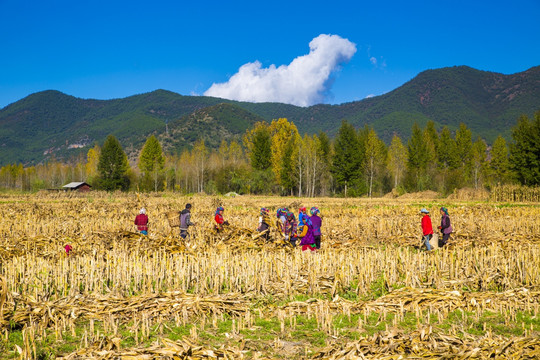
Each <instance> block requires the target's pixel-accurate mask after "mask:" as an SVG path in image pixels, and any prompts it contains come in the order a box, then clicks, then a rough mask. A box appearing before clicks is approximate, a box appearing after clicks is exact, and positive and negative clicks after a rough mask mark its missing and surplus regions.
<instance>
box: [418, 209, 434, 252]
mask: <svg viewBox="0 0 540 360" xmlns="http://www.w3.org/2000/svg"><path fill="white" fill-rule="evenodd" d="M420 213H421V214H423V216H422V240H423V242H424V244H425V245H426V248H427V249H428V251H429V250H431V245H430V244H429V240H431V237H432V236H433V226H432V225H431V218H430V217H429V211H427V210H426V208H422V210H420Z"/></svg>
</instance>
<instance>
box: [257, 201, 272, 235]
mask: <svg viewBox="0 0 540 360" xmlns="http://www.w3.org/2000/svg"><path fill="white" fill-rule="evenodd" d="M257 231H258V232H265V234H264V235H263V237H264V239H265V240H266V241H269V240H270V213H269V211H268V209H267V208H261V212H260V216H259V226H257Z"/></svg>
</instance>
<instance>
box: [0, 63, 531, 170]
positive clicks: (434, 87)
mask: <svg viewBox="0 0 540 360" xmlns="http://www.w3.org/2000/svg"><path fill="white" fill-rule="evenodd" d="M225 104H228V106H226V105H225ZM539 109H540V66H539V67H534V68H531V69H529V70H527V71H524V72H521V73H517V74H512V75H503V74H498V73H493V72H486V71H480V70H475V69H472V68H470V67H466V66H458V67H451V68H443V69H436V70H427V71H424V72H422V73H420V74H419V75H418V76H416V77H415V78H414V79H412V80H410V81H409V82H407V83H406V84H404V85H403V86H401V87H399V88H397V89H395V90H393V91H391V92H389V93H387V94H384V95H382V96H377V97H373V98H369V99H364V100H361V101H355V102H350V103H345V104H341V105H315V106H311V107H307V108H302V107H298V106H294V105H287V104H279V103H247V102H237V101H230V100H225V99H218V98H212V97H204V96H182V95H179V94H176V93H173V92H170V91H165V90H156V91H153V92H150V93H146V94H141V95H134V96H130V97H127V98H123V99H114V100H86V99H79V98H75V97H73V96H69V95H66V94H63V93H61V92H58V91H52V90H49V91H43V92H39V93H35V94H32V95H29V96H28V97H26V98H24V99H22V100H19V101H17V102H15V103H13V104H11V105H8V106H6V107H5V108H3V109H1V110H0V166H1V165H4V164H6V163H14V162H21V163H23V164H25V165H29V164H36V163H39V162H41V161H44V160H47V159H51V158H52V157H53V156H54V157H55V158H57V159H66V158H72V157H74V156H76V155H77V154H82V153H86V151H87V149H88V148H89V146H92V144H93V143H94V142H98V143H99V144H102V143H103V141H104V139H105V137H106V136H107V135H108V134H113V135H115V136H116V137H117V138H118V139H119V140H120V141H121V143H122V145H123V146H124V148H125V149H126V150H127V151H128V152H129V153H131V154H135V153H136V152H138V151H139V150H140V148H141V146H142V144H143V143H144V141H145V140H146V137H147V136H148V135H150V134H156V135H157V136H158V137H159V138H160V139H161V140H162V141H163V142H164V146H165V148H166V149H167V150H169V151H180V149H182V148H185V147H187V146H191V145H192V144H193V142H194V141H195V140H196V139H197V138H199V136H203V137H204V138H205V140H206V142H207V144H209V145H210V146H217V145H219V143H220V141H221V139H222V138H226V139H230V138H234V137H237V138H238V137H239V136H240V135H241V133H243V132H244V131H245V129H246V128H247V127H249V126H251V124H253V123H254V122H256V121H260V120H261V119H265V120H266V121H271V120H272V119H276V118H280V117H285V118H288V119H289V120H291V121H293V122H294V123H295V124H296V125H297V126H298V128H299V131H300V132H301V133H310V134H312V133H316V132H319V131H326V132H328V133H329V134H330V135H331V136H333V135H335V133H336V132H337V129H338V128H339V125H340V123H341V121H342V120H343V119H346V120H348V121H349V122H351V123H352V124H354V125H355V126H357V127H361V126H364V125H365V124H369V125H370V126H373V127H374V128H375V130H376V131H377V132H378V134H379V135H380V136H381V137H382V138H383V139H384V140H385V141H387V142H388V141H389V140H390V139H391V137H392V135H393V134H394V133H397V134H399V135H401V136H402V137H404V138H407V137H408V136H409V135H410V129H411V126H412V124H413V123H414V122H418V123H419V124H420V125H424V124H425V123H426V122H427V121H428V120H430V119H431V120H433V121H435V123H436V124H437V126H438V127H439V128H440V127H442V126H443V125H448V126H449V127H450V128H451V129H456V128H457V127H458V126H459V123H460V122H464V123H465V124H467V126H469V127H470V128H471V129H472V130H473V133H474V134H475V136H476V135H480V136H482V137H484V138H485V139H487V140H488V142H491V141H493V139H494V138H495V137H496V136H497V135H498V134H503V135H504V136H506V137H507V138H509V135H510V128H511V127H512V126H513V124H515V122H516V119H517V118H518V117H519V116H520V115H521V114H527V115H529V116H532V115H533V113H534V112H535V111H537V110H539ZM167 130H168V133H167Z"/></svg>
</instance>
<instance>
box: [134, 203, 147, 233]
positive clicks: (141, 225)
mask: <svg viewBox="0 0 540 360" xmlns="http://www.w3.org/2000/svg"><path fill="white" fill-rule="evenodd" d="M135 225H137V230H139V232H140V233H141V234H143V235H148V215H146V209H145V208H142V209H141V210H139V215H137V216H136V217H135Z"/></svg>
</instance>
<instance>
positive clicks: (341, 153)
mask: <svg viewBox="0 0 540 360" xmlns="http://www.w3.org/2000/svg"><path fill="white" fill-rule="evenodd" d="M361 169H362V158H361V155H360V144H359V140H358V136H357V134H356V131H355V129H354V127H353V126H352V125H351V124H349V123H348V122H347V121H345V120H344V121H343V122H342V123H341V127H340V128H339V131H338V134H337V137H336V140H335V142H334V159H333V164H332V174H333V175H334V178H335V179H336V182H337V183H338V184H340V185H343V187H344V190H345V197H346V196H347V188H348V186H349V185H350V184H351V183H353V182H354V181H355V180H357V179H359V178H360V175H361Z"/></svg>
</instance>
